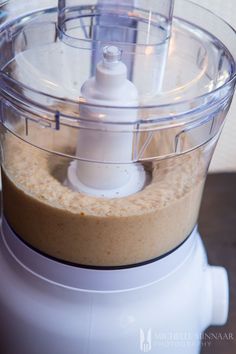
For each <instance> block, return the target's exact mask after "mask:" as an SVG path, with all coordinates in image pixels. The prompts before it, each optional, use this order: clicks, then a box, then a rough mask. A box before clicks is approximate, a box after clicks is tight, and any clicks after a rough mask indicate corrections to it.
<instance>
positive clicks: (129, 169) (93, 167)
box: [66, 161, 148, 198]
mask: <svg viewBox="0 0 236 354" xmlns="http://www.w3.org/2000/svg"><path fill="white" fill-rule="evenodd" d="M83 164H84V165H85V166H83ZM79 168H81V169H83V175H82V176H83V177H84V178H83V180H85V181H89V178H88V176H92V179H93V183H91V186H89V185H88V184H85V183H83V181H82V180H81V179H80V178H79V176H78V162H77V161H72V162H71V164H70V166H69V168H68V172H67V181H66V185H67V186H68V187H70V188H71V189H73V190H74V191H77V192H81V193H85V194H87V195H93V196H97V197H105V198H122V197H126V196H128V195H132V194H135V193H137V192H139V191H141V190H142V189H143V188H144V186H145V185H146V183H147V181H148V177H147V174H146V172H145V170H144V168H143V166H142V165H141V164H138V163H137V164H127V165H124V164H123V165H122V164H121V165H114V164H110V165H109V164H98V163H91V162H90V163H89V162H80V163H79ZM94 176H97V177H96V178H94ZM107 176H108V177H110V178H109V179H108V177H107ZM104 182H105V184H106V185H104V186H103V187H104V188H102V187H101V186H102V185H103V184H104ZM92 186H93V187H92Z"/></svg>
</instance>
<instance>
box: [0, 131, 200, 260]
mask: <svg viewBox="0 0 236 354" xmlns="http://www.w3.org/2000/svg"><path fill="white" fill-rule="evenodd" d="M4 153H5V156H4V161H5V162H4V168H3V171H2V172H3V173H2V182H3V202H4V213H5V216H6V218H7V220H8V222H9V223H10V225H11V227H12V228H13V230H14V231H15V232H16V233H17V234H18V235H20V236H21V238H23V239H24V240H25V241H26V242H27V243H29V244H31V245H32V246H34V247H35V248H37V249H39V250H41V251H43V252H44V253H46V254H48V255H51V256H54V257H56V258H59V259H62V260H66V261H70V262H75V263H78V264H84V265H93V266H119V265H129V264H134V263H139V262H143V261H146V260H150V259H153V258H155V257H158V256H160V255H162V254H164V253H166V252H168V251H170V250H171V249H173V248H175V247H176V246H177V245H178V244H180V243H181V242H182V241H183V240H184V239H185V238H186V237H187V236H188V235H189V234H190V233H191V231H192V229H193V227H194V225H195V223H196V220H197V215H198V210H199V204H200V199H201V194H202V189H203V184H204V167H203V161H202V160H203V157H202V151H200V149H199V150H195V151H194V152H191V153H188V154H185V155H182V156H180V157H175V158H171V159H167V160H162V161H160V162H156V163H152V164H151V163H150V164H149V165H147V166H146V167H145V168H146V169H147V170H148V171H149V173H150V174H151V178H152V179H151V182H150V184H149V185H148V186H147V187H146V188H145V189H144V190H142V191H140V192H138V193H136V194H134V195H132V196H129V197H125V198H120V199H105V198H96V197H92V196H88V195H84V194H82V193H78V192H74V191H72V190H70V189H69V188H68V187H66V186H64V185H63V184H62V183H61V182H62V180H63V179H64V177H65V176H66V170H67V166H68V163H69V162H68V161H66V160H68V159H65V158H61V157H57V156H56V155H52V154H51V155H49V154H48V153H46V152H44V151H42V150H40V149H37V148H34V147H32V146H30V145H29V144H27V143H25V142H23V141H21V140H20V139H18V138H16V137H14V136H13V135H10V134H9V135H7V136H6V139H5V152H4Z"/></svg>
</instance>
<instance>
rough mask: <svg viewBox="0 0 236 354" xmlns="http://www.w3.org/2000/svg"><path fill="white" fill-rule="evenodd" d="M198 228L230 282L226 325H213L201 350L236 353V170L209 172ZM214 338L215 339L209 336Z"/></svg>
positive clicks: (208, 353) (211, 256)
mask: <svg viewBox="0 0 236 354" xmlns="http://www.w3.org/2000/svg"><path fill="white" fill-rule="evenodd" d="M199 229H200V233H201V235H202V238H203V241H204V243H205V245H206V248H207V253H208V257H209V263H210V264H213V265H221V266H224V267H225V268H226V269H227V270H228V274H229V282H230V311H229V320H228V323H227V325H226V326H223V327H211V328H209V329H208V331H207V334H208V335H207V336H205V337H206V338H204V340H203V351H202V354H213V353H214V354H235V353H236V173H232V174H231V173H224V174H215V175H214V174H213V175H209V176H208V178H207V182H206V187H205V191H204V194H203V201H202V207H201V211H200V219H199ZM208 338H212V339H210V340H209V339H208Z"/></svg>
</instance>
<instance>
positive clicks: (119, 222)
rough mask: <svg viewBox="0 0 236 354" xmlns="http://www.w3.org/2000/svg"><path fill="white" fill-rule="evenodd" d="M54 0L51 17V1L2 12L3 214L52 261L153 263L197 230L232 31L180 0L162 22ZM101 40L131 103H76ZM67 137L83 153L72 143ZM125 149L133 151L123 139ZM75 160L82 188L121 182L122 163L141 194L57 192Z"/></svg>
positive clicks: (229, 71)
mask: <svg viewBox="0 0 236 354" xmlns="http://www.w3.org/2000/svg"><path fill="white" fill-rule="evenodd" d="M65 3H66V5H67V6H68V7H67V11H64V10H63V7H62V8H60V9H59V10H60V11H59V12H58V8H57V3H56V2H55V1H50V0H47V1H42V2H40V8H39V5H38V3H37V2H34V1H31V2H30V4H29V6H28V4H27V10H26V9H25V4H22V3H20V4H19V1H9V2H8V3H7V4H6V5H4V6H3V7H2V10H3V11H4V13H5V14H6V15H5V18H4V20H3V21H2V23H1V25H0V40H1V41H0V43H1V44H0V45H1V52H2V53H3V55H2V56H1V58H0V69H1V71H0V95H1V121H2V128H1V136H2V138H1V147H2V183H3V213H4V217H5V218H6V220H7V221H8V223H9V225H10V226H11V227H12V229H13V230H14V231H15V233H16V234H17V235H18V236H19V237H20V238H21V239H23V240H24V242H26V243H27V244H29V245H30V246H31V247H33V248H35V249H37V250H38V251H40V252H42V253H43V254H46V255H48V256H51V257H54V258H56V259H58V260H61V261H65V262H70V263H73V264H79V265H84V266H92V267H121V266H131V265H136V264H141V263H142V262H146V261H152V260H155V259H157V258H158V257H163V256H164V255H165V254H167V253H168V252H170V251H172V250H174V249H175V248H176V247H178V246H179V245H180V244H181V243H182V242H184V241H185V240H186V238H187V237H188V236H189V235H190V234H191V232H192V231H193V229H194V228H195V226H196V223H197V217H198V211H199V206H200V201H201V195H202V190H203V186H204V182H205V177H206V174H207V170H208V166H209V163H210V160H211V157H212V154H213V151H214V148H215V145H216V143H217V140H218V138H219V135H220V132H221V130H222V127H223V124H224V120H225V116H226V114H227V111H228V109H229V106H230V103H231V100H232V96H233V93H234V85H235V57H236V45H235V43H236V41H235V32H234V30H233V29H232V28H231V27H230V26H229V25H227V24H226V23H225V22H224V21H222V20H221V19H219V18H218V17H216V16H214V15H213V14H212V13H210V12H209V11H207V10H205V9H203V8H201V7H199V6H197V5H195V4H193V3H191V2H188V1H186V0H176V3H175V8H174V17H173V21H172V17H171V11H172V2H161V1H160V2H158V1H151V2H150V1H149V2H146V1H136V2H135V4H136V5H135V7H133V6H132V4H131V3H129V6H127V2H119V5H116V6H110V5H106V2H105V5H104V6H102V7H101V6H100V2H96V1H93V2H92V4H90V5H87V4H83V1H68V2H65ZM75 3H76V6H75ZM161 3H162V4H164V3H165V4H167V5H168V6H167V7H166V8H164V10H165V11H164V12H161V10H160V8H158V6H159V4H161ZM58 15H59V19H60V21H61V22H60V21H59V23H58ZM65 16H66V18H65ZM67 16H68V17H67ZM111 19H112V23H113V26H112V25H111ZM111 44H112V45H115V46H117V47H118V48H120V49H121V50H122V52H123V53H122V61H123V62H124V63H125V65H126V67H127V71H128V79H129V80H130V81H132V83H133V84H134V85H135V86H136V88H137V91H138V95H139V101H138V103H137V104H136V105H134V106H129V105H128V106H127V105H125V106H122V105H120V104H119V102H118V103H117V104H113V105H112V104H107V105H104V104H94V103H91V102H90V101H89V100H87V99H86V98H84V97H82V96H81V93H80V89H81V87H82V85H83V84H84V82H86V81H87V80H88V79H89V78H91V76H92V75H94V73H95V69H96V65H97V63H98V62H99V61H100V59H101V56H102V49H103V48H104V46H106V45H111ZM81 137H82V138H81ZM78 139H83V141H85V144H86V148H84V149H83V148H80V149H78V148H77V147H78ZM129 139H131V140H129ZM128 140H129V141H131V145H130V153H127V149H126V147H125V144H121V142H122V141H128ZM80 141H81V140H80ZM104 142H105V143H104ZM108 143H109V144H108ZM72 163H76V164H78V166H80V169H81V168H82V167H81V166H83V164H84V166H86V171H87V170H88V169H91V170H92V171H93V172H94V171H97V172H96V173H91V174H90V175H89V176H90V177H91V178H90V179H89V178H87V177H86V178H85V180H84V181H83V183H84V184H86V183H87V184H88V187H89V188H92V187H93V184H95V183H96V181H97V180H99V178H100V180H102V182H104V186H107V183H108V182H109V181H110V182H111V184H112V182H113V181H112V178H113V177H112V178H111V177H110V176H111V175H112V176H114V171H115V170H117V176H118V178H117V180H120V183H123V182H121V181H122V180H123V179H122V178H123V177H124V173H125V171H126V172H127V175H128V177H129V178H130V181H129V183H131V184H132V183H134V179H132V178H133V176H132V174H131V172H130V171H133V166H135V167H136V168H137V170H142V173H143V172H144V173H145V176H146V177H145V178H146V179H145V185H144V186H143V187H142V188H140V190H137V191H136V192H135V193H131V194H128V195H127V196H122V195H119V189H117V192H116V193H117V195H115V196H114V195H112V197H110V198H109V197H108V196H107V195H105V194H104V195H103V194H102V193H100V194H99V193H98V195H97V194H94V195H93V193H87V194H86V193H85V192H84V191H76V190H73V188H71V187H70V186H69V185H68V183H67V179H68V169H69V166H71V164H72ZM99 171H100V172H99ZM101 171H102V172H101ZM111 171H112V172H111ZM101 173H102V176H103V178H102V179H101ZM129 173H130V175H129ZM87 176H88V175H87ZM119 176H121V177H119ZM104 186H103V188H104ZM109 188H110V187H109ZM94 189H95V188H94Z"/></svg>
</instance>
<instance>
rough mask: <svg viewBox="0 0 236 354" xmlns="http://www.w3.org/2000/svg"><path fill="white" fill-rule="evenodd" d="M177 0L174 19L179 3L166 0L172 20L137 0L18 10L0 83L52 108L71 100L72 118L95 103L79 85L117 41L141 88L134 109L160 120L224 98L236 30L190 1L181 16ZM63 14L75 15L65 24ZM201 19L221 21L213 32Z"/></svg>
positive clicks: (9, 26) (0, 31) (7, 25)
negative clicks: (135, 0) (231, 41)
mask: <svg viewBox="0 0 236 354" xmlns="http://www.w3.org/2000/svg"><path fill="white" fill-rule="evenodd" d="M49 2H50V1H49ZM178 2H179V1H178V0H177V2H176V6H175V11H174V18H173V21H172V17H171V14H172V10H173V1H168V3H169V7H168V11H169V12H168V16H169V17H168V16H167V17H166V16H164V15H163V14H160V13H158V12H157V11H158V9H157V11H154V10H155V9H152V8H148V6H147V4H146V3H145V2H144V1H139V2H138V3H140V6H141V5H142V6H143V8H139V7H138V6H134V3H133V2H131V1H128V2H125V1H122V2H120V3H119V4H116V5H114V3H113V5H111V3H112V2H111V1H110V2H109V1H98V2H97V3H96V4H95V5H94V4H93V5H84V4H83V3H84V2H83V1H78V0H77V1H76V0H75V1H72V0H71V1H60V0H59V7H57V6H56V7H55V6H54V7H48V6H46V5H45V8H43V5H41V6H42V7H41V8H40V10H38V11H37V7H35V9H30V10H29V11H28V10H26V9H24V11H23V10H22V13H20V11H19V13H18V16H17V17H16V18H10V17H9V18H10V20H9V21H7V20H6V21H5V22H4V23H3V24H1V25H0V36H1V38H2V40H1V41H2V47H3V48H4V49H3V50H4V52H5V55H4V57H3V58H2V60H1V63H0V65H1V72H0V79H1V81H2V88H3V89H4V90H5V93H7V92H11V94H12V95H13V94H14V95H16V96H17V97H18V99H19V101H22V100H24V99H26V100H29V101H30V102H35V104H37V105H41V106H44V107H48V108H52V109H55V108H53V107H54V105H57V106H58V105H59V107H60V105H61V110H62V111H63V110H64V113H65V114H66V113H68V112H66V108H65V103H69V102H70V103H71V104H72V106H73V112H71V108H69V111H70V112H69V115H72V116H73V115H77V116H78V106H79V105H78V104H91V102H89V101H88V100H87V99H86V98H85V97H83V95H81V87H82V86H83V85H84V83H85V82H86V81H87V80H89V79H90V78H91V77H94V75H95V71H96V68H97V65H98V63H99V62H100V61H101V60H102V56H103V50H104V48H105V47H106V46H107V45H114V46H116V47H117V48H118V49H119V50H120V52H121V60H122V62H123V63H124V64H125V65H126V67H127V78H128V80H129V81H131V82H132V83H133V85H134V86H135V87H136V89H137V91H138V101H137V102H135V103H133V104H132V105H133V106H137V107H138V108H139V109H141V108H150V109H152V108H153V107H155V108H158V117H157V118H161V119H162V118H167V117H169V118H170V116H171V115H172V116H173V115H176V116H178V115H179V114H183V113H184V114H186V112H190V111H191V112H192V111H193V110H197V109H202V107H203V106H204V107H205V105H206V104H209V102H213V101H219V100H220V99H222V98H224V97H225V96H226V95H227V92H228V91H227V90H229V88H228V86H227V85H228V84H230V83H232V81H233V80H234V78H235V58H234V57H233V56H234V55H235V48H234V52H233V49H232V48H230V46H229V45H228V44H229V43H228V42H227V43H224V42H223V39H224V38H225V36H226V34H227V31H228V32H229V33H230V34H231V36H232V33H233V30H232V29H231V28H230V27H229V26H227V24H225V23H224V22H223V21H221V20H220V19H219V18H217V17H215V16H214V15H213V14H211V13H209V12H207V11H206V10H204V9H202V8H200V7H199V6H197V5H195V4H193V3H190V2H188V1H186V0H180V2H182V3H183V2H184V3H185V5H186V6H185V11H183V14H182V16H180V13H179V12H178V11H179V10H178V6H177V5H178ZM43 3H44V2H43ZM43 3H42V4H43ZM55 3H56V2H55V1H51V5H55ZM62 3H63V4H64V7H62V5H61V4H62ZM101 3H102V6H101ZM131 3H132V4H131ZM156 3H157V2H156ZM160 3H161V1H160ZM11 4H12V5H11ZM127 4H128V5H127ZM56 5H57V3H56ZM11 6H17V5H16V3H15V1H14V0H13V1H9V2H8V3H7V5H5V6H3V9H4V11H5V12H6V13H7V12H8V13H11ZM18 6H20V5H18ZM60 6H61V8H60ZM182 7H183V6H182ZM14 11H15V12H16V9H15V10H14ZM63 14H64V16H69V17H68V18H64V22H63V20H62V19H63ZM68 14H69V15H68ZM186 17H187V18H188V20H187V19H186ZM111 19H112V21H111ZM207 20H208V21H207ZM60 21H61V22H60ZM210 21H212V24H209V23H210ZM203 23H207V24H208V25H209V26H210V27H211V28H212V30H213V26H214V25H216V24H217V26H216V27H215V31H212V32H211V31H209V29H208V30H206V25H203ZM220 26H221V27H222V28H223V30H224V31H225V33H224V37H223V36H222V35H220V34H219V33H220ZM221 32H222V31H221ZM214 33H215V35H214ZM218 34H219V36H218ZM223 89H225V91H224V90H223ZM93 104H94V103H92V105H93ZM96 105H104V102H101V103H99V102H96ZM105 105H106V104H105ZM117 105H118V106H119V107H120V106H121V105H120V104H117ZM114 106H116V104H114ZM62 107H64V108H62ZM76 107H77V108H76ZM165 107H168V110H169V113H168V114H167V115H166V111H165ZM147 112H148V110H146V111H145V113H144V111H142V112H141V113H140V114H139V118H140V119H141V120H142V119H148V118H152V119H153V117H148V116H147V114H146V113H147ZM149 112H150V111H149ZM155 116H157V112H155Z"/></svg>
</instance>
